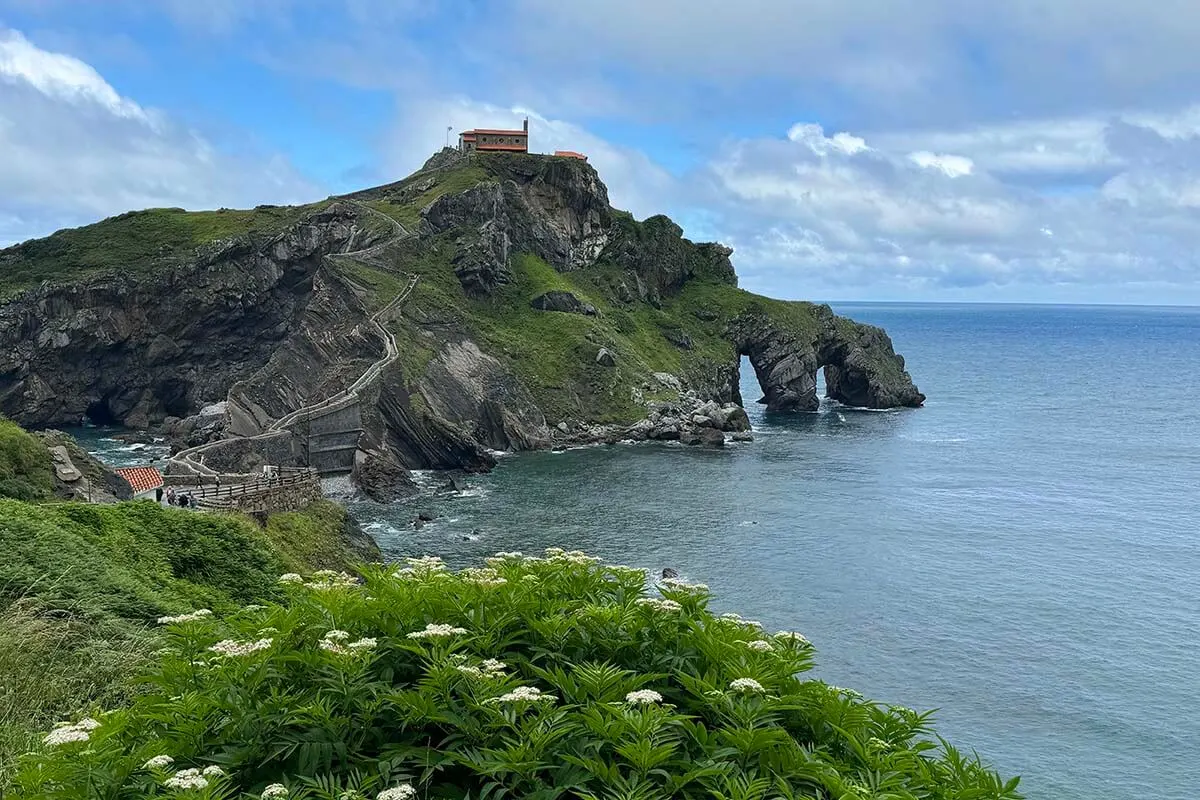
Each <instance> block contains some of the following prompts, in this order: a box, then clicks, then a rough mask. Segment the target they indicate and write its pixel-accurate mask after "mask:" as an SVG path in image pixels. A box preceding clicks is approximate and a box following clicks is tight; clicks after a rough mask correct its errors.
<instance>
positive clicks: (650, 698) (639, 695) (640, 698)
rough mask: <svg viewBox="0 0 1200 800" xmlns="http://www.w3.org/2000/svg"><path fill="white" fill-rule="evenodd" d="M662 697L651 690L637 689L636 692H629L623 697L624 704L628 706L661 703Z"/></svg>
mask: <svg viewBox="0 0 1200 800" xmlns="http://www.w3.org/2000/svg"><path fill="white" fill-rule="evenodd" d="M662 699H663V697H662V695H661V694H659V693H658V692H656V691H654V690H653V689H639V690H638V691H636V692H630V693H629V694H627V695H625V702H626V703H629V704H630V705H633V706H637V705H643V706H645V705H651V704H652V703H661V702H662Z"/></svg>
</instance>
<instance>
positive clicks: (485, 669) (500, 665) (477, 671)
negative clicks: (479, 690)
mask: <svg viewBox="0 0 1200 800" xmlns="http://www.w3.org/2000/svg"><path fill="white" fill-rule="evenodd" d="M455 660H456V661H457V660H461V659H455ZM507 666H508V665H507V664H505V663H504V662H503V661H500V660H499V659H495V658H489V659H486V660H485V661H483V662H481V663H480V664H479V666H477V667H476V666H471V665H469V664H458V665H456V666H455V667H454V668H455V669H456V670H458V671H459V672H461V673H462V674H464V675H470V676H471V677H472V678H496V677H499V676H500V675H502V674H503V673H504V669H505V667H507Z"/></svg>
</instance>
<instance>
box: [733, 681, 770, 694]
mask: <svg viewBox="0 0 1200 800" xmlns="http://www.w3.org/2000/svg"><path fill="white" fill-rule="evenodd" d="M729 688H730V689H733V690H734V691H735V692H743V693H745V694H750V693H754V694H762V693H763V692H765V691H766V689H764V688H763V686H762V684H761V683H759V682H758V681H756V680H754V678H735V679H734V680H733V681H732V682H731V683H730V684H729Z"/></svg>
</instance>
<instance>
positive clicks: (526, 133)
mask: <svg viewBox="0 0 1200 800" xmlns="http://www.w3.org/2000/svg"><path fill="white" fill-rule="evenodd" d="M525 135H526V136H528V135H529V117H526V118H525Z"/></svg>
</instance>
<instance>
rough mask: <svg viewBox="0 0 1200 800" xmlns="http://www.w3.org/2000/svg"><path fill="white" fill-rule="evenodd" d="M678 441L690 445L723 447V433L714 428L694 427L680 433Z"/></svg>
mask: <svg viewBox="0 0 1200 800" xmlns="http://www.w3.org/2000/svg"><path fill="white" fill-rule="evenodd" d="M679 441H680V442H682V443H683V444H686V445H692V446H696V445H703V446H705V447H724V446H725V434H723V433H721V432H720V431H719V430H717V429H715V428H695V429H692V430H686V431H684V432H683V433H682V434H680V436H679Z"/></svg>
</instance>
